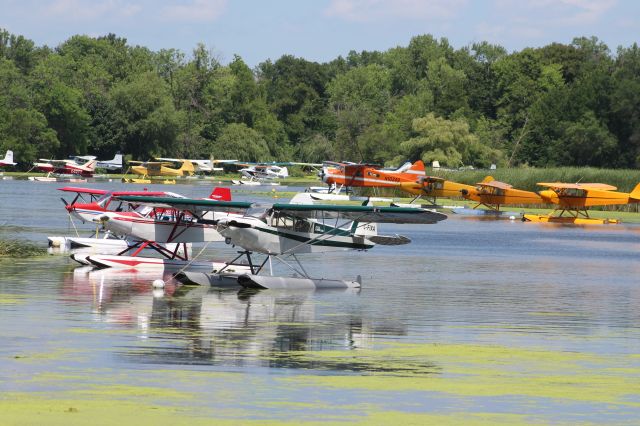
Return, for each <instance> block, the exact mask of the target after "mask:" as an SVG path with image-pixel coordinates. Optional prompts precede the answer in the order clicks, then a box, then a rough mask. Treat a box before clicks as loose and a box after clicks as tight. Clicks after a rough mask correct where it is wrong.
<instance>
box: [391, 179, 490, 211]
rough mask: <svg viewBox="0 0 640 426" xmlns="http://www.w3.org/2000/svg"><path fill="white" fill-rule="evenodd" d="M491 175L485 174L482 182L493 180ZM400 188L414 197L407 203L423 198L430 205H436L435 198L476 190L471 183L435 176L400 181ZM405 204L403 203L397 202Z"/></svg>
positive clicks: (454, 195)
mask: <svg viewBox="0 0 640 426" xmlns="http://www.w3.org/2000/svg"><path fill="white" fill-rule="evenodd" d="M493 180H494V179H493V177H492V176H487V177H486V178H484V179H483V181H482V182H491V181H493ZM399 188H400V190H402V191H404V192H406V193H409V194H411V195H413V196H414V198H413V199H412V200H411V201H410V202H409V204H414V203H415V201H416V200H418V199H420V198H423V199H425V200H426V201H427V202H428V203H430V204H431V205H432V206H435V205H436V200H437V198H457V197H462V192H461V191H463V190H464V191H467V192H468V193H472V192H475V191H476V187H475V186H473V185H466V184H463V183H458V182H453V181H450V180H446V179H444V178H441V177H437V176H424V177H420V178H419V179H418V180H417V181H416V182H400V185H399ZM397 205H399V206H405V205H404V204H397Z"/></svg>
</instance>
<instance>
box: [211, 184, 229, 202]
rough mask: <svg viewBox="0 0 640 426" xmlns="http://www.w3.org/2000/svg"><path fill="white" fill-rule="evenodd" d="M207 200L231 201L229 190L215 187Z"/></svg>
mask: <svg viewBox="0 0 640 426" xmlns="http://www.w3.org/2000/svg"><path fill="white" fill-rule="evenodd" d="M209 198H211V199H212V200H216V201H231V190H230V189H229V188H221V187H219V186H216V187H215V188H213V191H212V192H211V195H209Z"/></svg>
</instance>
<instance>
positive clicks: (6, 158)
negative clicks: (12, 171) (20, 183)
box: [0, 149, 18, 167]
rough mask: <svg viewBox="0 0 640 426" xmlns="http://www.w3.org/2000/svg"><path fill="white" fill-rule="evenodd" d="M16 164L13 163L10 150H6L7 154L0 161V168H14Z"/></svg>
mask: <svg viewBox="0 0 640 426" xmlns="http://www.w3.org/2000/svg"><path fill="white" fill-rule="evenodd" d="M16 164H18V163H14V162H13V151H11V150H10V149H9V150H7V153H6V154H5V155H4V158H2V159H0V167H3V166H15V165H16Z"/></svg>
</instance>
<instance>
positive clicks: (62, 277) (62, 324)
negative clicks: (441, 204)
mask: <svg viewBox="0 0 640 426" xmlns="http://www.w3.org/2000/svg"><path fill="white" fill-rule="evenodd" d="M61 186H63V185H62V184H56V183H34V182H28V181H0V225H1V226H0V236H1V237H5V238H6V237H20V238H26V239H29V240H33V241H35V242H38V243H40V244H42V245H45V244H46V236H47V235H54V234H57V235H70V234H72V233H73V227H72V226H71V225H70V223H69V219H68V218H67V215H66V212H65V210H64V209H63V206H62V202H61V201H60V200H59V197H60V196H65V197H66V198H67V199H70V198H72V197H70V196H69V195H68V194H66V195H65V194H62V193H60V192H59V191H56V190H55V189H56V188H58V187H61ZM89 186H92V187H100V188H110V189H115V188H122V184H119V183H115V182H114V183H96V184H92V185H89ZM148 187H149V188H150V189H152V188H153V189H165V190H170V191H174V192H179V193H182V194H184V195H188V196H195V197H206V196H207V195H208V194H209V192H210V190H211V187H210V186H209V184H206V185H205V184H198V185H175V186H166V187H164V186H154V185H148ZM126 188H127V189H130V188H139V187H137V186H136V187H134V186H127V187H126ZM234 190H235V188H234ZM282 190H290V188H282ZM234 199H236V200H254V199H260V200H261V201H273V198H270V197H264V196H263V197H258V196H256V195H254V194H251V193H248V192H242V191H234ZM278 201H281V200H278ZM78 226H81V225H78ZM82 227H83V228H84V229H87V231H88V230H90V228H87V225H83V226H82ZM380 232H384V233H400V234H403V235H406V236H408V237H410V238H411V239H412V240H413V241H412V243H411V244H409V245H405V246H400V247H376V248H374V249H373V250H370V251H369V252H367V253H363V252H341V253H330V254H324V255H308V256H306V257H304V259H305V260H306V262H305V267H306V268H307V269H308V270H309V271H310V272H311V274H312V275H315V276H324V277H328V278H346V279H353V278H355V276H356V275H358V274H359V275H361V276H362V279H363V288H362V289H361V290H360V291H357V292H356V291H349V292H344V291H317V292H306V291H305V292H282V291H259V292H247V291H240V292H238V291H218V290H214V289H211V288H202V287H180V286H177V285H175V284H174V283H172V282H171V281H168V284H167V286H166V287H165V289H164V290H155V291H154V290H153V289H152V287H151V282H152V281H153V279H155V278H157V277H155V276H152V275H149V274H140V273H139V274H132V273H122V272H114V271H109V270H104V271H92V270H88V269H87V268H86V267H81V266H79V265H77V264H75V262H73V261H72V260H70V259H69V258H68V256H67V255H63V254H52V255H49V256H45V257H38V258H34V259H17V260H15V259H14V260H0V324H1V326H0V363H1V365H2V368H1V369H0V424H88V423H90V424H113V423H117V422H122V423H131V422H135V423H136V424H151V423H153V424H189V425H193V424H214V423H215V424H227V423H228V424H239V423H240V424H251V423H260V424H263V423H265V422H275V423H280V422H291V423H296V424H299V423H322V424H332V423H345V424H359V423H362V424H400V423H405V424H427V423H429V422H431V423H434V424H448V423H450V424H501V423H505V424H513V423H560V424H562V423H570V424H575V423H609V424H611V423H615V424H637V423H638V419H640V328H639V324H640V309H639V306H640V279H639V277H640V227H638V226H633V225H624V224H623V225H610V226H601V227H596V226H592V227H574V226H553V225H549V224H535V223H522V222H520V221H509V220H484V221H482V220H478V219H473V218H464V217H456V216H455V215H450V218H449V219H448V220H446V221H443V222H440V223H438V224H435V225H426V226H414V225H411V226H386V225H381V226H380ZM233 254H234V251H233V249H232V248H230V247H229V246H225V245H224V244H221V245H219V246H218V245H216V244H211V245H210V246H208V247H207V248H206V250H205V253H204V255H203V256H204V257H215V258H229V257H230V256H232V255H233ZM165 278H167V279H168V278H169V277H165ZM213 419H215V422H213V421H212V420H213Z"/></svg>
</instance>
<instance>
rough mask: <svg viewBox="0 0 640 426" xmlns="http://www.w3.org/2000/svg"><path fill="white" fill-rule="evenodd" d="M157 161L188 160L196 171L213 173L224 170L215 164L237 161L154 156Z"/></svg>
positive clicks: (181, 161) (174, 161) (182, 161)
mask: <svg viewBox="0 0 640 426" xmlns="http://www.w3.org/2000/svg"><path fill="white" fill-rule="evenodd" d="M156 160H158V161H168V162H171V163H184V162H185V161H189V162H190V163H192V164H193V166H194V169H195V172H196V173H213V172H222V171H224V168H223V167H219V166H217V165H218V164H234V163H237V162H238V160H214V159H210V160H195V159H186V158H164V157H156Z"/></svg>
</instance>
